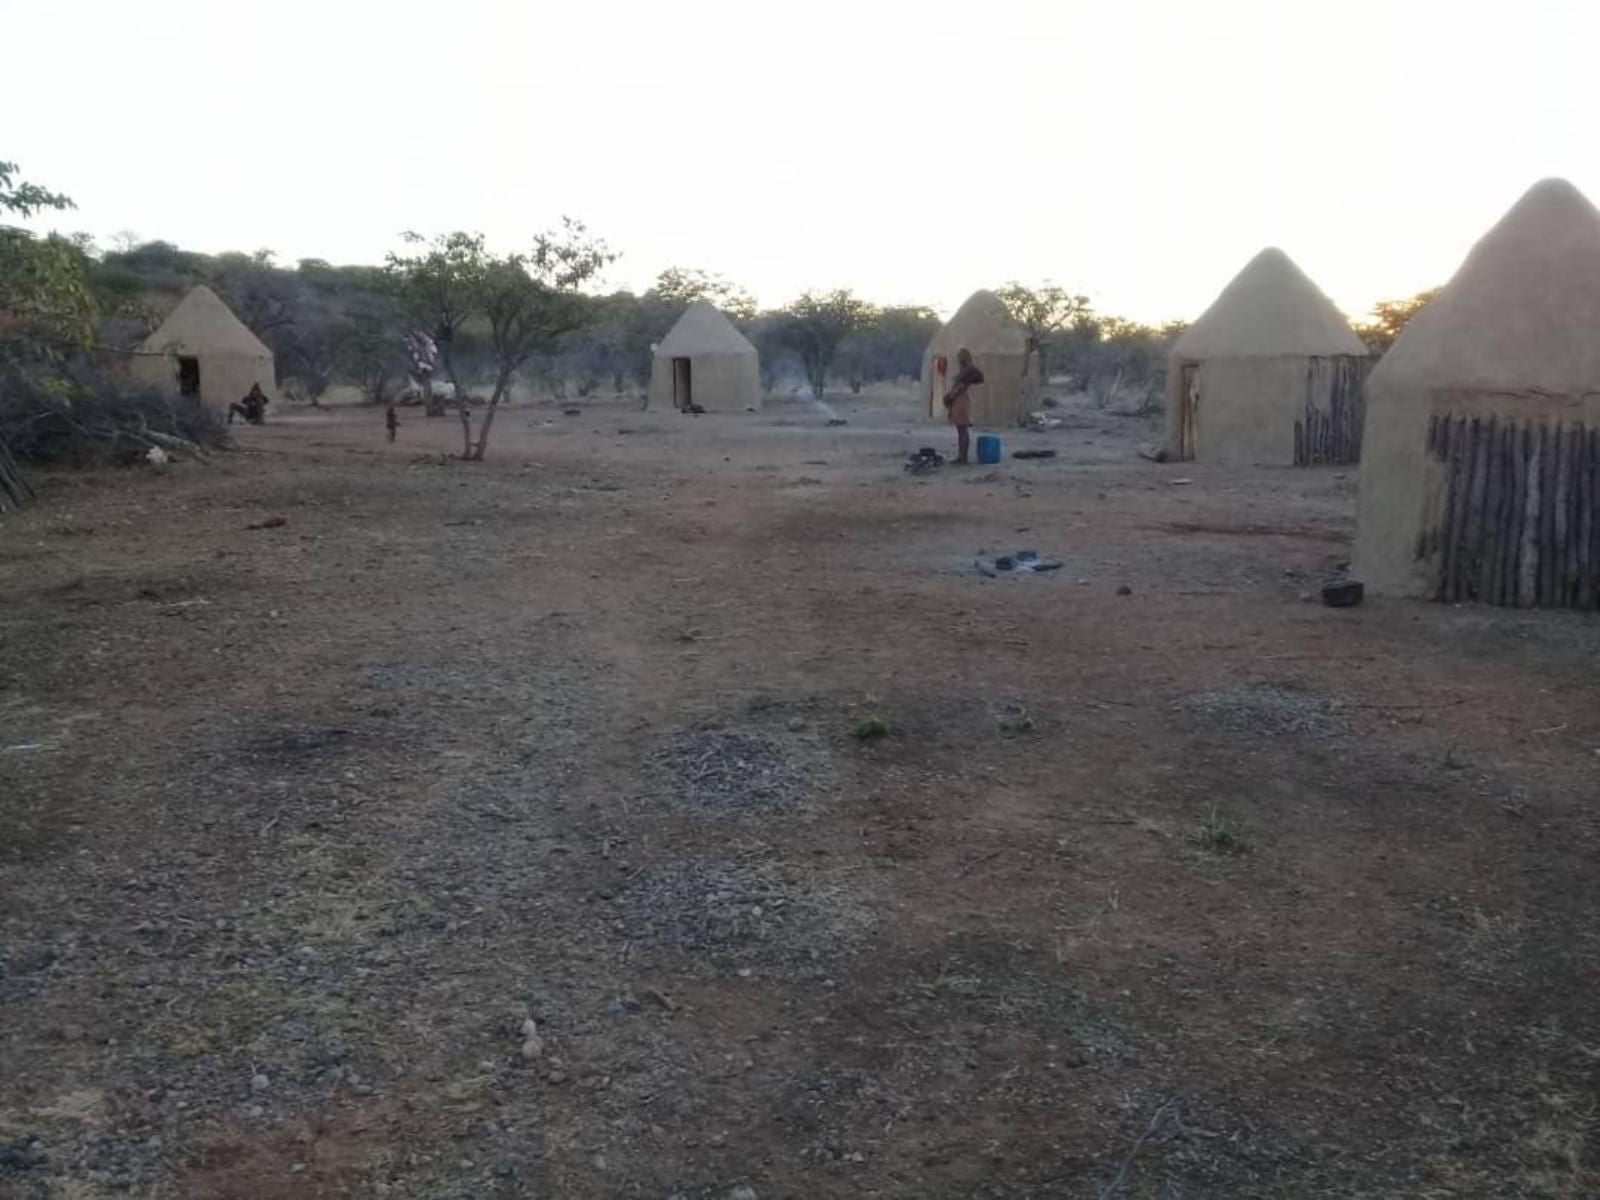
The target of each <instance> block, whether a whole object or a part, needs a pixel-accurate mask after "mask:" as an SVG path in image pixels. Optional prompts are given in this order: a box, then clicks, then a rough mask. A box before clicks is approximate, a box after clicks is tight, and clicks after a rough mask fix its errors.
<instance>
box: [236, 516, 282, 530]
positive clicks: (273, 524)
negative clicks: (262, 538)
mask: <svg viewBox="0 0 1600 1200" xmlns="http://www.w3.org/2000/svg"><path fill="white" fill-rule="evenodd" d="M288 523H289V518H288V517H268V518H267V519H266V520H265V521H257V522H256V523H255V524H254V525H246V526H245V528H246V529H281V528H283V526H285V525H287V524H288Z"/></svg>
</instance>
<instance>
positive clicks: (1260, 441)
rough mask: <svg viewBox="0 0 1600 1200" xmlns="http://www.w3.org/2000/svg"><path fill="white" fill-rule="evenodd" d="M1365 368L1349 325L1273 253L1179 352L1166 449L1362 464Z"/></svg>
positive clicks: (1235, 460)
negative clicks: (1362, 401)
mask: <svg viewBox="0 0 1600 1200" xmlns="http://www.w3.org/2000/svg"><path fill="white" fill-rule="evenodd" d="M1366 369H1367V348H1366V347H1365V346H1364V345H1362V343H1361V339H1360V338H1358V337H1357V336H1356V335H1355V331H1354V330H1352V329H1351V328H1350V323H1349V322H1348V321H1346V320H1345V319H1344V316H1343V315H1342V314H1341V313H1340V312H1339V310H1338V309H1337V308H1335V307H1334V306H1333V302H1332V301H1331V300H1329V299H1328V298H1327V297H1326V296H1324V295H1323V294H1322V293H1321V292H1320V291H1318V290H1317V285H1316V284H1314V283H1312V282H1311V280H1310V279H1308V278H1307V277H1306V275H1305V273H1304V272H1303V271H1301V270H1300V268H1299V267H1297V266H1295V264H1294V261H1293V260H1292V259H1290V257H1289V256H1288V255H1287V254H1285V253H1284V252H1283V251H1282V250H1279V249H1277V248H1276V247H1268V248H1267V249H1265V250H1263V251H1262V252H1261V253H1260V254H1258V255H1256V256H1255V257H1254V258H1252V259H1251V260H1250V261H1249V262H1248V263H1246V264H1245V268H1244V270H1242V271H1240V272H1239V273H1238V274H1237V275H1236V276H1234V278H1233V282H1232V283H1230V284H1228V286H1227V287H1225V288H1223V289H1222V294H1221V295H1219V296H1218V297H1217V298H1216V300H1214V301H1213V302H1212V304H1211V307H1210V308H1208V309H1206V311H1205V312H1204V313H1203V314H1201V316H1200V319H1199V320H1197V321H1196V322H1195V323H1194V324H1193V325H1191V326H1190V327H1189V329H1188V331H1187V332H1186V333H1184V335H1183V336H1182V337H1180V338H1179V339H1178V341H1177V344H1176V345H1174V346H1173V348H1172V354H1171V357H1170V358H1169V360H1168V364H1167V453H1168V454H1169V455H1170V456H1171V457H1173V458H1181V459H1195V460H1198V461H1200V462H1217V463H1232V464H1241V465H1243V464H1251V463H1255V464H1262V465H1271V466H1289V465H1296V464H1298V465H1308V464H1312V463H1352V462H1355V461H1357V460H1358V459H1359V458H1360V456H1361V429H1362V403H1361V394H1362V380H1363V377H1364V375H1365V374H1366Z"/></svg>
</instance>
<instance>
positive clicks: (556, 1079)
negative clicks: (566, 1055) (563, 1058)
mask: <svg viewBox="0 0 1600 1200" xmlns="http://www.w3.org/2000/svg"><path fill="white" fill-rule="evenodd" d="M544 1081H545V1082H546V1083H565V1082H566V1081H567V1073H566V1072H565V1071H551V1072H550V1074H548V1075H546V1076H545V1077H544Z"/></svg>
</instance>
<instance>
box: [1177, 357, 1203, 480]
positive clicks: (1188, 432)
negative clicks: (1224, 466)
mask: <svg viewBox="0 0 1600 1200" xmlns="http://www.w3.org/2000/svg"><path fill="white" fill-rule="evenodd" d="M1182 370H1183V375H1182V377H1181V380H1180V386H1179V389H1178V404H1179V405H1180V406H1181V407H1180V409H1179V414H1178V457H1179V458H1181V459H1184V460H1185V461H1187V460H1188V459H1191V458H1193V457H1194V448H1195V442H1196V441H1197V440H1198V437H1197V435H1198V433H1199V422H1200V364H1199V363H1184V364H1183V368H1182Z"/></svg>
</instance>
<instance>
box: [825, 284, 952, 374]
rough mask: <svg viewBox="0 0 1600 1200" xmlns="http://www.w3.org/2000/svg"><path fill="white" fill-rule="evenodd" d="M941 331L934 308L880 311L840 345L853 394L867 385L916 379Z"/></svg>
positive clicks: (840, 362) (842, 364)
mask: <svg viewBox="0 0 1600 1200" xmlns="http://www.w3.org/2000/svg"><path fill="white" fill-rule="evenodd" d="M938 329H939V318H938V315H937V314H936V313H934V311H933V310H932V309H931V308H925V307H923V306H921V305H898V306H894V307H890V308H882V309H877V310H875V311H874V312H873V313H872V314H871V317H870V319H869V320H868V321H867V323H866V324H864V325H862V326H861V327H860V328H858V329H856V330H855V331H853V332H852V333H850V334H849V335H848V336H847V337H846V338H845V339H844V341H843V342H841V343H840V344H839V356H838V360H837V361H838V365H839V367H840V369H841V370H842V371H843V372H844V374H845V376H846V378H848V379H849V381H850V387H851V389H852V390H853V391H860V390H861V385H862V384H863V383H876V382H879V381H882V380H886V379H897V378H899V377H900V376H902V375H909V376H916V375H917V374H918V373H919V372H920V371H921V369H922V352H923V351H924V350H925V349H926V348H927V345H928V342H929V341H930V340H931V339H932V337H933V335H934V334H935V333H936V332H938Z"/></svg>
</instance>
